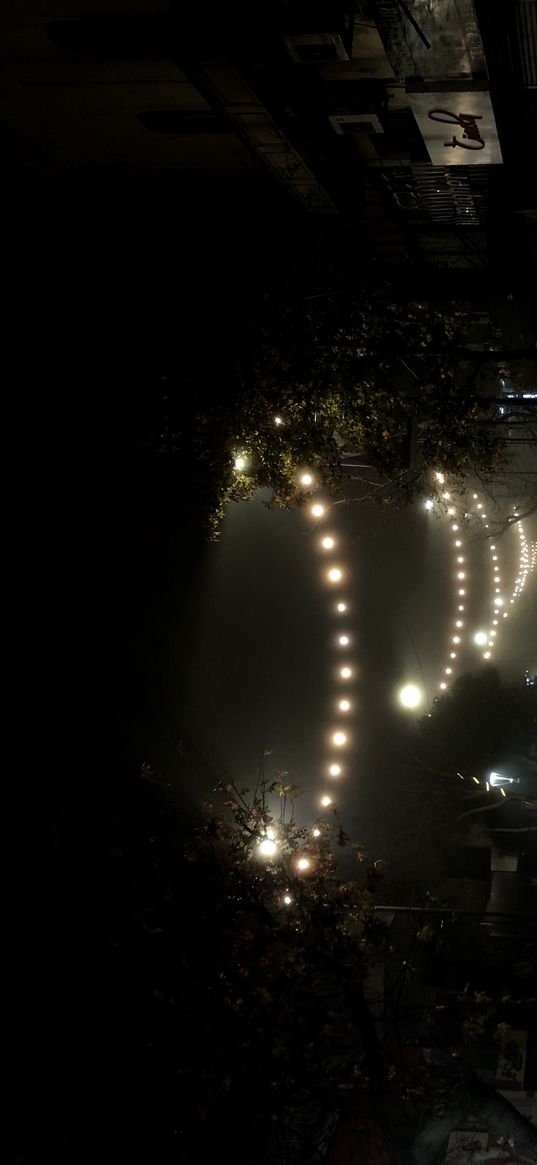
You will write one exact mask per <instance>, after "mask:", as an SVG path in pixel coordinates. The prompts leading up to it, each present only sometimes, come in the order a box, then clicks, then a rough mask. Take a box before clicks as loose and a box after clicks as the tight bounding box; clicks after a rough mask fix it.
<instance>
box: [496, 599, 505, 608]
mask: <svg viewBox="0 0 537 1165" xmlns="http://www.w3.org/2000/svg"><path fill="white" fill-rule="evenodd" d="M494 605H495V607H503V599H500V598H496V599H495V600H494Z"/></svg>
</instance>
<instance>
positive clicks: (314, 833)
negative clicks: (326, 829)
mask: <svg viewBox="0 0 537 1165" xmlns="http://www.w3.org/2000/svg"><path fill="white" fill-rule="evenodd" d="M312 833H313V836H314V837H320V836H321V831H320V829H313V830H312Z"/></svg>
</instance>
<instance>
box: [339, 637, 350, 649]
mask: <svg viewBox="0 0 537 1165" xmlns="http://www.w3.org/2000/svg"><path fill="white" fill-rule="evenodd" d="M348 642H349V636H348V635H340V637H339V639H338V643H341V646H342V647H346V646H347V644H348Z"/></svg>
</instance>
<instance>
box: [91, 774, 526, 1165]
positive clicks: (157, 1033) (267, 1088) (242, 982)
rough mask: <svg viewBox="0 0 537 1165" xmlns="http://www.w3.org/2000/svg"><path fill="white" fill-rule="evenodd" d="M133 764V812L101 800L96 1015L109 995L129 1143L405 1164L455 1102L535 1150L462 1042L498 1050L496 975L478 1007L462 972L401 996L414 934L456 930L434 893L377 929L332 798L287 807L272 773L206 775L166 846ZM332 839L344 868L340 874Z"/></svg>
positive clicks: (164, 829)
mask: <svg viewBox="0 0 537 1165" xmlns="http://www.w3.org/2000/svg"><path fill="white" fill-rule="evenodd" d="M142 777H143V780H142V785H141V789H140V793H139V796H140V801H139V805H138V810H137V813H136V820H135V821H133V820H130V821H128V822H126V821H125V820H124V810H121V809H118V811H117V816H116V818H115V821H114V830H115V833H116V837H115V841H116V844H113V845H111V846H110V851H109V856H110V861H111V863H112V867H113V870H114V871H115V880H116V885H117V893H116V902H117V917H116V927H115V931H114V941H113V965H114V967H115V975H116V977H117V989H116V992H115V995H114V1000H113V1025H117V1011H118V1010H119V1011H120V1012H121V1011H122V1009H124V1010H125V1025H124V1029H125V1035H124V1036H123V1039H122V1043H123V1042H125V1043H126V1045H127V1046H126V1047H125V1048H123V1047H122V1055H123V1059H124V1061H125V1063H126V1064H127V1063H128V1069H127V1068H126V1067H124V1068H123V1072H124V1073H125V1075H127V1074H128V1072H130V1073H131V1074H132V1076H133V1078H134V1083H133V1085H132V1087H133V1090H134V1095H135V1097H139V1098H140V1099H138V1100H136V1101H135V1103H134V1105H133V1111H132V1112H130V1113H129V1118H128V1129H129V1132H130V1135H131V1141H130V1143H129V1146H128V1150H129V1159H131V1160H133V1161H140V1162H141V1161H145V1160H159V1161H162V1162H164V1161H168V1160H169V1161H172V1160H173V1161H178V1160H181V1161H185V1162H186V1161H192V1160H194V1159H195V1160H198V1161H201V1162H205V1161H210V1160H214V1159H215V1157H216V1159H218V1160H219V1161H220V1162H222V1163H223V1165H225V1163H226V1162H228V1161H229V1162H234V1163H235V1165H236V1163H242V1162H244V1163H245V1165H246V1162H248V1165H258V1163H259V1165H261V1163H265V1162H269V1161H270V1162H274V1161H275V1160H277V1161H278V1162H281V1163H282V1165H285V1163H287V1162H289V1163H290V1165H291V1163H292V1165H294V1163H295V1162H296V1163H298V1162H301V1163H302V1162H304V1161H307V1162H311V1163H312V1165H313V1162H320V1161H326V1162H327V1163H328V1165H343V1163H344V1165H348V1162H350V1161H353V1162H354V1161H356V1162H364V1163H366V1162H367V1163H371V1165H372V1163H373V1162H378V1161H383V1162H386V1165H388V1163H393V1165H395V1162H399V1161H402V1160H407V1159H408V1161H409V1162H410V1161H412V1162H420V1163H421V1162H424V1163H425V1162H432V1161H433V1159H436V1153H437V1152H438V1150H439V1147H440V1146H441V1145H442V1144H445V1141H446V1137H447V1135H448V1133H449V1131H450V1129H452V1128H456V1127H459V1126H460V1122H462V1121H463V1120H466V1119H467V1118H468V1116H469V1114H470V1113H471V1112H474V1113H477V1114H478V1115H479V1114H480V1113H481V1116H482V1118H483V1119H485V1116H484V1114H485V1113H486V1114H487V1116H486V1119H487V1121H488V1122H489V1125H490V1127H491V1129H493V1130H495V1129H498V1130H499V1132H498V1136H500V1135H501V1136H503V1137H504V1139H506V1140H507V1138H509V1137H511V1138H512V1140H513V1144H515V1145H516V1146H517V1148H519V1149H520V1148H522V1147H523V1148H524V1153H525V1154H527V1159H528V1160H534V1159H535V1157H536V1155H537V1134H536V1132H535V1130H534V1129H533V1130H532V1127H531V1126H529V1125H528V1122H527V1121H525V1120H524V1118H522V1117H520V1115H519V1114H518V1113H517V1112H516V1110H514V1109H512V1107H511V1106H510V1105H509V1104H508V1103H507V1102H505V1101H503V1099H502V1098H501V1097H498V1094H497V1093H495V1092H494V1090H493V1089H490V1088H486V1087H485V1086H484V1085H481V1084H480V1083H479V1081H477V1079H476V1077H475V1074H474V1073H473V1071H472V1069H471V1067H470V1066H469V1064H468V1063H467V1061H466V1059H465V1053H466V1050H467V1049H468V1048H469V1047H471V1046H480V1044H481V1043H483V1041H485V1040H487V1039H489V1040H490V1039H491V1038H494V1039H496V1041H497V1042H499V1043H501V1044H502V1048H503V1049H504V1051H505V1052H506V1053H508V1051H509V1033H510V1027H511V1026H512V1025H513V1023H515V1022H520V1019H519V1012H517V1010H516V1009H517V1008H519V1009H520V1002H519V1001H517V1000H516V999H515V998H514V997H513V998H511V996H509V995H506V993H505V991H504V996H505V998H504V1000H503V1003H502V1007H503V1010H500V1011H498V1008H497V1006H496V1001H495V1000H494V999H493V998H492V995H491V993H490V992H489V993H487V992H486V991H483V990H481V989H479V984H478V983H477V982H473V983H472V984H471V986H469V988H467V989H465V990H462V991H461V992H460V995H459V997H458V998H455V997H453V995H451V997H450V998H449V999H447V1000H444V999H443V997H442V996H441V995H440V996H438V997H437V1000H436V1004H437V1005H435V1006H432V1007H431V1001H430V997H429V1001H428V1002H427V999H425V998H423V999H422V1000H421V1002H420V1005H419V1006H418V1007H416V987H415V986H413V984H414V981H415V980H416V976H417V980H416V981H417V983H418V984H419V982H420V978H419V977H420V974H421V968H422V963H423V958H424V953H425V952H426V951H428V950H433V949H434V950H435V951H437V952H438V953H439V954H440V955H441V954H442V951H443V950H445V949H446V947H449V946H450V944H452V945H453V946H460V943H461V938H463V936H461V932H460V930H458V928H457V924H456V921H455V920H454V918H453V917H452V916H451V915H450V913H449V911H448V912H447V915H446V916H442V917H440V916H438V915H437V916H435V917H434V918H431V916H430V912H429V913H427V908H426V909H425V910H424V912H423V914H420V915H418V916H416V915H412V916H411V917H410V916H409V919H408V920H407V922H408V925H407V930H406V932H405V934H403V933H402V932H401V931H399V934H398V937H396V936H395V935H394V933H393V931H389V930H388V929H387V926H386V924H385V923H384V921H382V915H380V916H379V913H378V912H377V911H376V910H375V897H376V895H377V893H378V889H379V867H378V864H375V863H371V862H370V861H369V860H368V858H367V855H366V854H365V852H364V851H363V849H362V847H361V846H359V845H353V844H352V843H351V842H350V840H349V838H348V837H347V836H346V834H345V832H344V830H343V829H342V828H341V825H340V822H339V820H338V818H337V816H335V817H334V818H333V819H332V820H331V823H329V822H328V821H325V820H323V819H321V820H320V821H318V822H316V823H313V824H308V825H307V826H303V825H301V824H299V823H298V822H297V820H296V815H295V808H294V803H295V797H296V794H297V792H298V791H297V790H295V789H294V788H293V787H292V786H291V785H290V784H289V783H288V778H287V774H283V773H279V774H276V775H275V778H274V779H273V780H268V779H267V780H265V779H264V778H263V777H262V775H261V777H260V780H259V781H258V783H257V785H256V786H255V787H254V788H253V789H252V791H251V792H250V791H249V790H247V789H246V788H243V787H239V786H237V785H236V784H235V783H234V782H233V781H232V780H229V779H226V780H225V781H224V782H222V783H220V784H219V785H218V786H217V789H216V790H215V800H214V803H211V804H209V805H207V806H206V816H205V818H204V820H203V822H202V823H200V824H199V825H198V826H197V827H196V828H190V827H188V828H187V832H186V836H185V839H184V859H183V860H181V857H180V855H179V854H178V852H177V845H178V838H177V836H174V834H173V830H170V824H169V817H168V818H167V815H166V812H165V810H164V808H163V802H162V801H161V800H160V799H159V797H158V791H159V782H158V778H157V776H156V775H155V774H154V773H153V772H152V770H151V768H150V767H149V766H145V767H144V771H143V774H142ZM148 793H149V795H150V796H149V800H148V799H147V794H148ZM122 819H123V820H122ZM119 827H121V828H119ZM118 828H119V833H118ZM314 830H315V831H318V833H314V832H313V831H314ZM111 840H113V839H112V837H111ZM267 840H268V841H271V840H272V841H273V842H274V844H275V845H276V850H275V853H274V854H268V853H267V854H264V853H263V852H262V848H261V847H262V844H263V842H266V841H267ZM269 848H270V847H269ZM347 848H349V849H350V851H351V852H352V853H353V854H354V856H355V859H356V877H355V878H352V879H351V880H350V881H342V880H341V879H340V878H339V877H338V868H337V861H336V855H337V854H338V853H342V854H343V853H344V852H345V850H347ZM301 859H303V860H308V861H309V863H310V864H309V866H307V867H306V868H305V869H301V868H300V867H299V866H298V864H297V863H298V862H299V861H300V860H301ZM430 904H432V900H429V905H430ZM445 918H447V920H448V922H449V925H447V926H444V920H445ZM118 923H119V925H118ZM121 968H124V970H123V972H122V970H121ZM375 968H379V969H382V968H384V971H383V976H381V979H380V980H379V982H382V981H383V982H384V989H383V991H382V992H381V995H380V996H379V995H378V989H375V988H374V986H373V983H372V980H371V975H372V974H373V973H374V972H375ZM133 972H134V973H133ZM123 976H126V979H125V982H123ZM126 983H128V986H126V985H125V984H126ZM419 992H420V989H419V986H418V994H419ZM125 997H126V998H125ZM500 1002H501V1001H500ZM513 1007H514V1011H513ZM510 1008H511V1010H510ZM113 1025H112V1026H113ZM409 1036H410V1039H409ZM422 1047H425V1048H429V1052H428V1053H427V1055H426V1056H425V1055H424V1054H423V1052H422ZM115 1056H116V1058H117V1053H115ZM111 1062H112V1064H113V1063H114V1057H112V1061H111ZM116 1087H117V1085H116V1086H115V1088H116ZM115 1103H116V1101H115V1100H114V1104H115ZM485 1127H488V1126H485ZM120 1139H121V1138H120ZM432 1147H434V1152H433V1148H432ZM116 1150H117V1151H118V1152H119V1149H117V1145H116ZM121 1151H122V1152H124V1151H125V1145H124V1144H123V1146H122V1149H121ZM405 1153H408V1154H409V1156H408V1158H406V1157H405ZM532 1154H533V1156H532Z"/></svg>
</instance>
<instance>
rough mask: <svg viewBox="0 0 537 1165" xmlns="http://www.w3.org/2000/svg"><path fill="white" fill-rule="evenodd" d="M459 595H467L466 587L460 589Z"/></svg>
mask: <svg viewBox="0 0 537 1165" xmlns="http://www.w3.org/2000/svg"><path fill="white" fill-rule="evenodd" d="M458 593H459V595H465V594H466V591H465V589H464V587H461V588H460V589H459V592H458Z"/></svg>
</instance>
